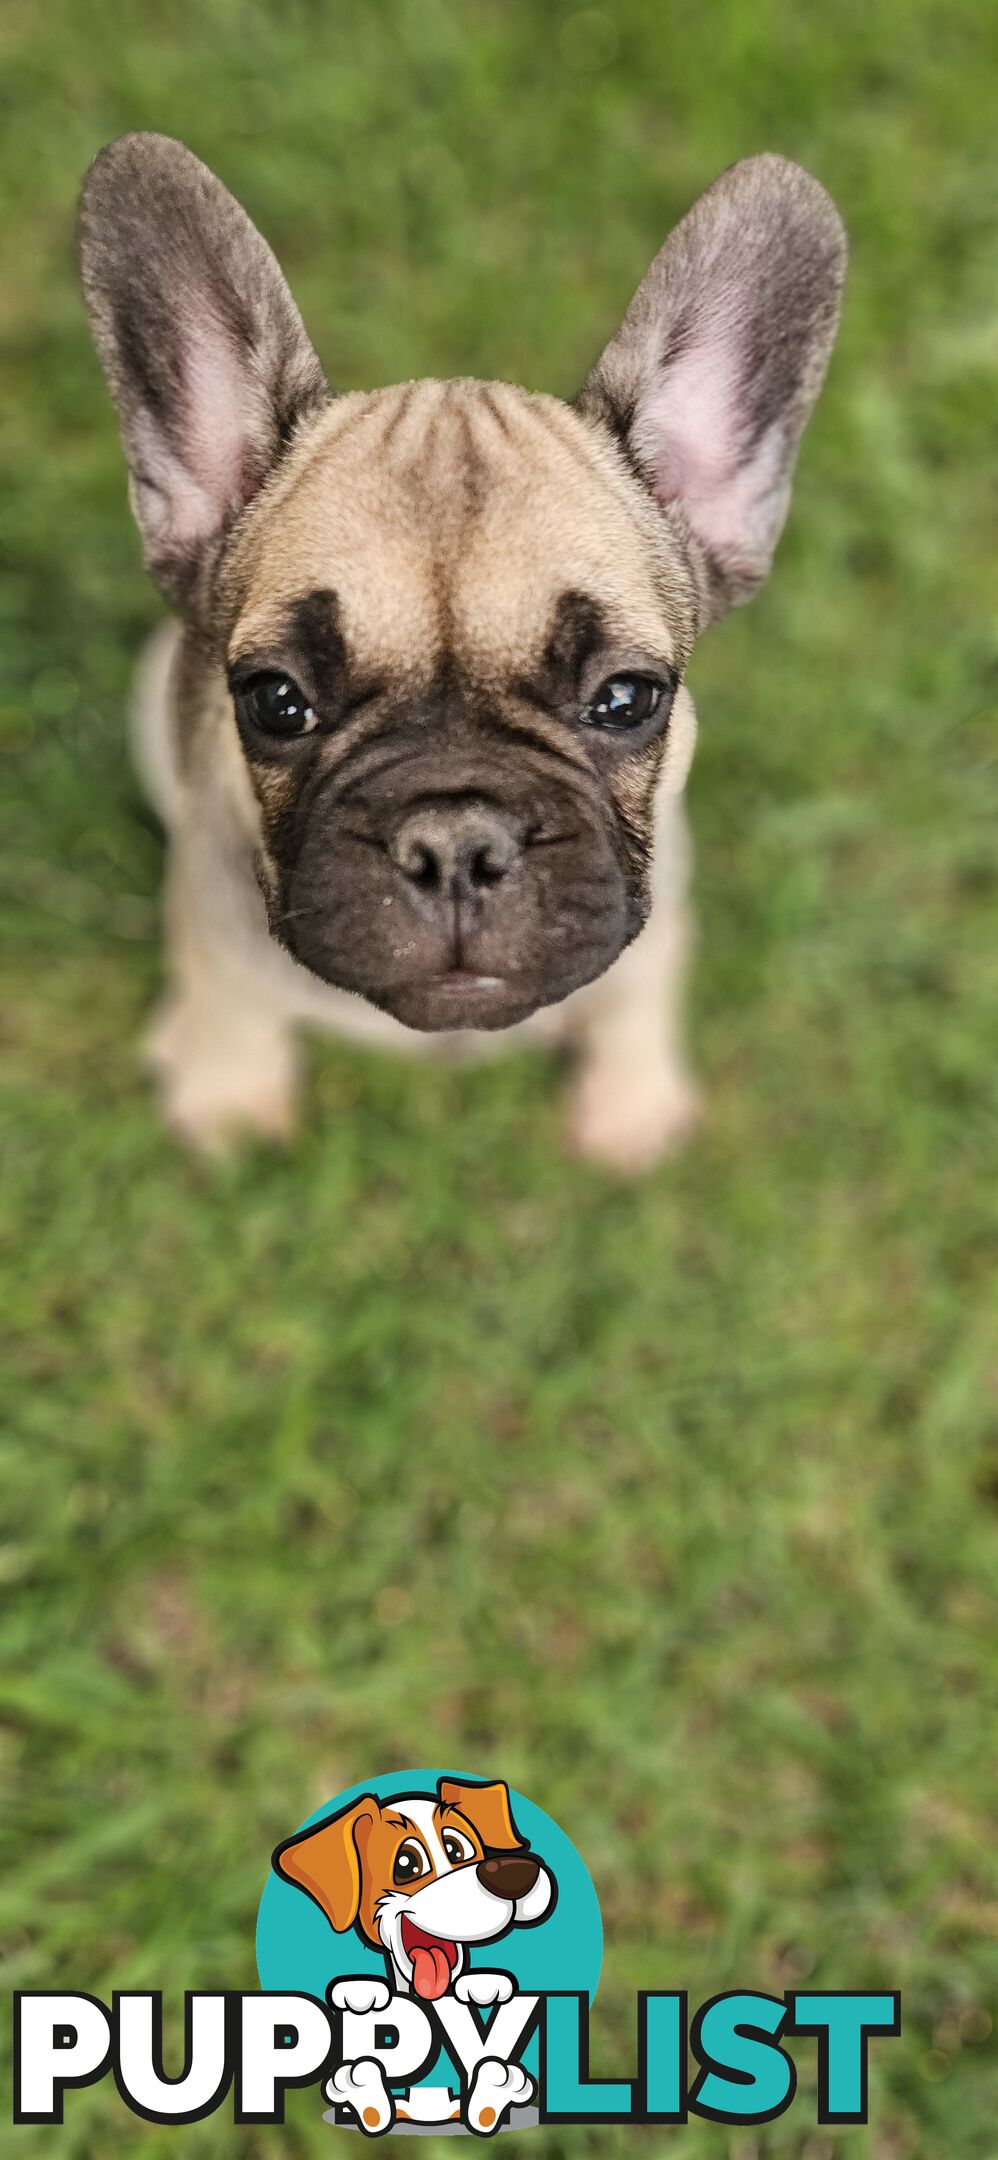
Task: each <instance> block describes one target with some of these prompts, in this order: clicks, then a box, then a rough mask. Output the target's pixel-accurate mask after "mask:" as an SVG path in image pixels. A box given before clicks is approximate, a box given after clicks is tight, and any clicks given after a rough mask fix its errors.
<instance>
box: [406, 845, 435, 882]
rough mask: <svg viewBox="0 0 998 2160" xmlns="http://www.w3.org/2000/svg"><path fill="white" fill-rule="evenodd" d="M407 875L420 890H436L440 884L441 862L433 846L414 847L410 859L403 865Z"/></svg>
mask: <svg viewBox="0 0 998 2160" xmlns="http://www.w3.org/2000/svg"><path fill="white" fill-rule="evenodd" d="M402 868H403V870H404V871H405V874H406V877H407V878H408V879H409V880H410V882H411V883H412V884H413V885H417V886H418V887H419V890H420V892H436V890H437V887H438V885H439V884H440V864H439V861H438V859H437V857H436V856H435V855H434V853H433V851H432V849H431V848H428V847H414V848H413V849H412V851H411V855H410V859H409V861H408V862H404V863H403V865H402Z"/></svg>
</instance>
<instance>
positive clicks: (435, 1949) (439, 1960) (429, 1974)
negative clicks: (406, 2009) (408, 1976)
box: [409, 1943, 450, 2002]
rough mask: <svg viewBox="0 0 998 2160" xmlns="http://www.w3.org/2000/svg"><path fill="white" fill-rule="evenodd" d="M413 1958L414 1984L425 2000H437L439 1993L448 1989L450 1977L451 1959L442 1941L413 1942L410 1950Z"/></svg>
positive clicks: (444, 1992) (442, 1993) (441, 1993)
mask: <svg viewBox="0 0 998 2160" xmlns="http://www.w3.org/2000/svg"><path fill="white" fill-rule="evenodd" d="M409 1956H410V1958H411V1960H412V1984H413V1987H414V1988H415V1990H416V1993H417V1995H421V1996H422V1998H423V2001H424V2002H436V1999H437V1996H438V1995H444V1994H446V1991H447V1982H448V1980H449V1979H450V1959H449V1957H448V1955H447V1952H446V1950H445V1949H444V1946H443V1944H442V1943H413V1946H412V1949H411V1950H410V1952H409Z"/></svg>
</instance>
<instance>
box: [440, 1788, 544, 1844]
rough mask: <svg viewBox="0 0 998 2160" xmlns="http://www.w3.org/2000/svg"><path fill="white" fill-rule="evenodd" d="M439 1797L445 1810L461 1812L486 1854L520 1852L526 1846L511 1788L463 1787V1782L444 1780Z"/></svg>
mask: <svg viewBox="0 0 998 2160" xmlns="http://www.w3.org/2000/svg"><path fill="white" fill-rule="evenodd" d="M437 1797H438V1799H439V1801H440V1805H441V1807H456V1808H460V1810H461V1813H462V1815H464V1816H465V1817H466V1818H467V1820H468V1822H470V1824H471V1826H472V1829H473V1830H477V1832H478V1835H479V1837H480V1838H481V1841H482V1844H483V1845H484V1846H485V1848H486V1851H488V1852H519V1851H520V1849H521V1848H522V1847H523V1846H524V1845H525V1844H526V1839H525V1838H522V1837H521V1836H520V1833H519V1831H518V1829H517V1828H516V1825H515V1823H514V1821H513V1811H512V1809H511V1807H510V1804H509V1786H508V1785H504V1784H502V1783H501V1782H499V1783H497V1784H494V1785H463V1784H462V1783H461V1781H460V1779H459V1778H441V1779H440V1782H439V1784H438V1786H437Z"/></svg>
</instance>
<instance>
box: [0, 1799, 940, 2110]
mask: <svg viewBox="0 0 998 2160" xmlns="http://www.w3.org/2000/svg"><path fill="white" fill-rule="evenodd" d="M602 1954H603V1933H602V1927H601V1923H600V1913H599V1905H598V1902H597V1898H596V1892H595V1890H594V1888H593V1885H592V1882H591V1880H590V1877H589V1873H588V1870H587V1869H586V1867H585V1864H584V1862H583V1861H582V1859H581V1858H580V1856H579V1854H578V1853H577V1852H576V1850H575V1847H574V1845H572V1844H571V1842H570V1840H569V1839H568V1838H567V1837H566V1835H565V1833H564V1831H563V1830H561V1829H559V1827H558V1825H557V1823H555V1822H553V1821H552V1820H551V1817H550V1816H549V1815H545V1814H544V1812H543V1810H542V1809H541V1808H539V1807H537V1806H536V1805H535V1804H534V1802H533V1801H531V1800H528V1799H527V1798H526V1797H525V1795H524V1794H523V1793H519V1792H515V1791H512V1790H511V1789H510V1787H509V1786H508V1785H507V1784H505V1783H504V1781H503V1780H502V1779H499V1778H476V1777H469V1776H465V1775H463V1774H459V1773H457V1772H454V1771H449V1770H412V1771H408V1772H406V1773H404V1774H399V1775H397V1776H394V1777H375V1778H370V1779H368V1780H367V1782H366V1783H365V1784H363V1785H357V1786H354V1787H353V1789H352V1790H351V1791H349V1792H344V1793H340V1794H339V1795H338V1797H337V1798H335V1799H334V1800H331V1801H329V1803H328V1804H327V1805H326V1806H325V1807H323V1808H320V1809H318V1810H317V1812H316V1813H315V1814H314V1815H312V1816H310V1817H309V1819H308V1821H307V1822H304V1823H303V1824H302V1825H301V1827H300V1828H299V1829H298V1830H296V1831H295V1832H294V1835H293V1836H291V1837H287V1838H285V1839H283V1841H282V1842H281V1844H279V1845H278V1846H277V1848H276V1851H275V1852H274V1853H273V1855H272V1859H271V1866H270V1870H269V1872H268V1876H267V1880H266V1883H265V1885H264V1890H263V1896H262V1899H261V1902H260V1911H259V1917H258V1922H257V1963H258V1967H259V1974H260V1991H259V1992H257V1993H252V1994H251V1993H237V1992H236V1991H235V1990H229V1989H223V1990H215V1991H213V1992H202V1993H188V1994H186V1995H185V1997H184V2002H183V2040H182V2044H180V2045H178V2038H177V2033H176V2032H173V2033H171V2034H169V2035H167V2034H165V2032H164V2017H163V1999H162V1996H161V1995H160V1994H154V1993H142V1992H140V1991H138V1990H131V1991H129V1990H124V1989H122V1990H121V1991H120V1992H117V1993H115V1994H114V1996H113V1997H112V2000H111V2003H110V2006H108V2005H106V2004H104V2003H103V2002H101V2001H99V2000H98V1998H97V1997H96V1996H94V1995H89V1994H84V1993H75V1992H70V1991H69V1990H68V1989H66V1988H62V1989H60V1991H59V1992H57V1993H46V1992H42V1991H38V1992H34V1993H28V1992H24V1993H19V1994H15V1996H14V2050H13V2053H14V2109H13V2113H14V2121H15V2122H16V2123H50V2124H59V2123H62V2122H63V2120H64V2109H65V2106H66V2101H67V2096H68V2095H70V2094H72V2093H73V2092H74V2091H75V2090H76V2088H78V2087H82V2086H87V2085H94V2084H96V2083H97V2081H98V2080H99V2079H101V2078H105V2077H107V2078H112V2077H113V2079H114V2082H115V2085H116V2086H117V2089H118V2093H119V2095H120V2098H121V2101H122V2103H123V2104H124V2105H125V2106H126V2107H127V2108H129V2109H131V2111H132V2113H133V2114H135V2115H139V2116H142V2117H143V2118H144V2119H145V2120H146V2121H147V2122H155V2123H164V2124H178V2125H179V2124H183V2123H193V2122H199V2121H201V2120H202V2119H203V2118H204V2117H205V2116H208V2115H212V2114H214V2113H215V2112H216V2111H217V2110H218V2109H220V2108H221V2107H222V2106H223V2104H228V2105H229V2106H230V2107H231V2113H232V2116H233V2118H234V2120H235V2121H236V2122H238V2123H280V2122H283V2120H284V2106H285V2098H286V2095H287V2093H288V2092H289V2091H290V2090H291V2089H292V2088H294V2087H312V2086H317V2087H318V2088H319V2089H320V2091H321V2093H322V2098H323V2102H324V2114H325V2120H326V2121H327V2122H328V2123H330V2124H331V2125H333V2126H336V2127H345V2128H349V2129H351V2130H354V2131H357V2130H360V2131H361V2132H362V2133H363V2134H364V2135H365V2136H367V2137H384V2136H385V2135H387V2134H389V2133H392V2132H395V2133H398V2134H402V2133H406V2132H408V2133H409V2134H412V2133H413V2132H418V2131H432V2130H436V2131H443V2132H447V2133H449V2134H453V2133H455V2132H457V2133H460V2132H467V2133H470V2134H471V2135H473V2136H477V2137H493V2136H495V2135H496V2133H497V2132H500V2131H506V2130H523V2129H528V2128H530V2127H531V2125H532V2124H534V2123H537V2122H540V2123H558V2124H580V2123H589V2124H600V2123H602V2124H608V2123H614V2124H618V2125H620V2124H625V2123H627V2124H642V2123H658V2124H662V2123H685V2122H687V2121H688V2120H689V2118H690V2116H701V2117H703V2118H705V2119H706V2120H707V2121H710V2122H717V2123H726V2124H746V2125H755V2124H759V2123H766V2122H771V2121H773V2120H774V2118H775V2117H776V2116H778V2115H782V2114H783V2113H784V2112H785V2110H786V2109H787V2108H789V2107H790V2106H791V2105H792V2103H793V2101H794V2098H795V2096H796V2092H797V2069H796V2064H795V2060H794V2055H793V2053H792V2052H791V2045H790V2044H791V2042H794V2041H796V2039H797V2037H798V2036H800V2037H807V2039H808V2040H809V2041H813V2042H816V2056H817V2061H816V2070H817V2077H816V2083H817V2111H816V2112H817V2120H818V2122H819V2123H865V2122H866V2120H867V2059H868V2053H869V2044H870V2041H871V2039H872V2038H873V2037H877V2036H887V2035H890V2034H894V2033H897V2032H899V2031H900V2001H899V1997H898V1996H897V1994H896V1993H895V1992H893V1991H889V1992H888V1991H885V1992H883V1993H861V1992H859V1991H856V1992H846V1991H842V1992H838V1993H824V1994H821V1993H818V1992H816V1991H811V1992H808V1993H801V1992H794V1993H790V1994H787V1995H768V1994H763V1993H759V1992H754V1991H749V1990H740V1989H733V1990H730V1991H729V1992H728V1993H726V1994H721V1995H714V1996H712V1997H711V1999H710V2000H709V2001H708V2002H705V2003H703V2004H701V2006H700V2008H699V2009H697V2010H696V2011H695V2013H691V2009H690V2005H689V2004H688V2002H687V1997H686V1994H685V1992H684V1991H683V1990H682V1989H678V1988H671V1987H668V1986H665V1987H662V1988H658V1989H645V1990H643V1991H642V1992H641V1993H640V1994H639V1995H638V1998H637V2002H636V2006H635V2018H634V2028H635V2040H634V2047H633V2050H632V2051H630V2052H631V2058H632V2063H633V2065H634V2067H633V2068H631V2066H630V2065H628V2067H627V2071H626V2073H625V2074H624V2075H621V2076H619V2077H605V2078H595V2077H591V2076H590V2073H589V2016H590V2010H591V2008H592V2004H593V1999H594V1997H595V1994H596V1988H597V1983H598V1981H599V1975H600V1965H601V1962H602ZM178 2056H179V2067H178V2066H177V2058H178ZM691 2058H692V2061H693V2063H694V2064H695V2066H696V2067H695V2070H694V2072H693V2074H692V2076H691V2074H690V2060H691ZM230 2092H231V2101H230V2102H228V2103H227V2096H228V2095H229V2094H230Z"/></svg>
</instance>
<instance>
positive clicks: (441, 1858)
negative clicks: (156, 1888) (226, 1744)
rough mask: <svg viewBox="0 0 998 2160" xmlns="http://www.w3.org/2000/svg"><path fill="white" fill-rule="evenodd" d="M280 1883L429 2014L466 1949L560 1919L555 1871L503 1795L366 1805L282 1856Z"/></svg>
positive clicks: (417, 1797) (492, 1791)
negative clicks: (362, 1949) (354, 1937)
mask: <svg viewBox="0 0 998 2160" xmlns="http://www.w3.org/2000/svg"><path fill="white" fill-rule="evenodd" d="M274 1867H275V1869H276V1871H277V1873H278V1874H279V1875H281V1876H283V1877H284V1879H285V1880H286V1881H288V1882H292V1883H296V1884H297V1885H298V1886H299V1887H300V1888H301V1889H303V1890H305V1891H307V1893H308V1895H309V1897H311V1898H312V1899H314V1901H315V1903H316V1904H317V1905H318V1906H319V1908H320V1910H321V1911H322V1912H323V1913H325V1915H326V1918H327V1920H328V1921H329V1922H330V1925H331V1926H332V1927H333V1928H335V1930H336V1932H337V1934H340V1935H342V1934H345V1933H346V1931H347V1930H348V1929H349V1928H356V1930H357V1932H358V1934H359V1935H360V1936H361V1939H362V1940H363V1941H364V1942H366V1943H369V1944H370V1945H371V1947H372V1948H373V1949H377V1950H381V1951H383V1952H384V1954H385V1957H386V1958H387V1961H388V1966H389V1972H390V1975H391V1978H392V1981H393V1984H394V1985H395V1987H396V1988H397V1990H398V1991H399V1992H400V1993H405V1992H408V1991H410V1990H411V1991H412V1992H413V1993H414V1994H416V1995H419V1996H421V1997H422V1998H423V2000H424V2001H426V2002H435V2001H436V1999H437V1997H438V1996H440V1995H443V1994H445V1993H446V1991H447V1989H448V1988H449V1987H450V1986H451V1984H452V1982H453V1981H454V1980H455V1979H456V1978H457V1976H458V1974H459V1973H460V1972H461V1970H462V1968H463V1965H464V1962H465V1954H466V1948H467V1947H468V1946H469V1945H471V1944H473V1943H486V1942H495V1941H496V1940H497V1938H498V1937H499V1936H501V1935H505V1933H506V1932H507V1930H508V1929H509V1928H511V1927H514V1926H532V1925H533V1924H534V1923H535V1922H536V1921H538V1920H542V1919H544V1918H545V1917H546V1915H547V1914H548V1913H549V1912H550V1911H551V1910H552V1907H553V1905H554V1902H555V1896H556V1890H555V1883H554V1878H553V1876H552V1875H551V1874H550V1872H549V1870H548V1869H547V1868H546V1867H545V1866H544V1865H543V1863H542V1862H541V1861H540V1860H539V1859H538V1858H537V1856H536V1854H534V1853H532V1852H531V1851H530V1850H529V1847H528V1845H527V1842H526V1840H525V1839H524V1838H522V1837H521V1836H520V1834H519V1831H518V1830H517V1829H516V1826H515V1824H514V1822H513V1817H512V1813H511V1809H510V1799H509V1788H508V1786H506V1785H504V1784H502V1783H495V1784H488V1785H469V1784H464V1783H461V1782H460V1781H459V1780H457V1779H454V1778H441V1779H440V1780H439V1782H438V1785H437V1790H436V1793H435V1795H434V1794H432V1793H408V1794H404V1795H403V1796H401V1797H400V1798H398V1799H394V1800H390V1801H384V1802H383V1801H381V1800H378V1799H376V1798H375V1796H374V1794H373V1793H365V1794H364V1796H363V1798H362V1799H360V1800H355V1801H354V1802H353V1803H352V1805H351V1806H350V1807H348V1808H344V1809H343V1810H341V1812H340V1813H339V1814H338V1815H333V1816H331V1817H330V1818H329V1819H328V1821H326V1822H324V1823H320V1824H319V1825H318V1826H317V1827H316V1828H314V1829H309V1830H304V1831H300V1832H299V1833H298V1835H297V1836H296V1837H293V1838H289V1839H288V1840H287V1841H286V1842H285V1843H284V1844H283V1845H280V1846H278V1848H277V1851H276V1852H275V1854H274Z"/></svg>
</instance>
